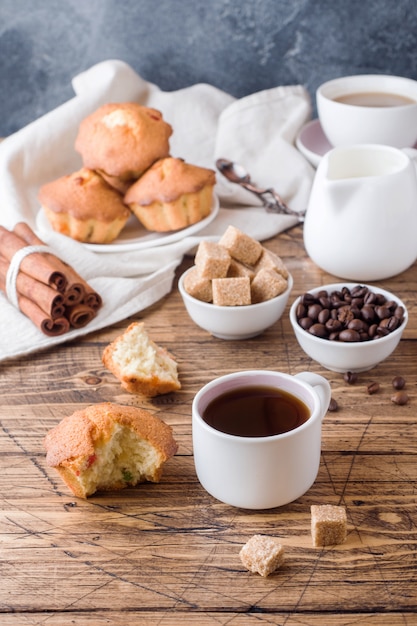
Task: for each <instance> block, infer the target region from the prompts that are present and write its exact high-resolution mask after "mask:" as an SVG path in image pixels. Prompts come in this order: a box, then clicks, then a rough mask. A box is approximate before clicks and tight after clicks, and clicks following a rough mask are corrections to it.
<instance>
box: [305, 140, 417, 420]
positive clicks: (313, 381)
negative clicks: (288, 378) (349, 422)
mask: <svg viewBox="0 0 417 626" xmlns="http://www.w3.org/2000/svg"><path fill="white" fill-rule="evenodd" d="M416 154H417V150H416ZM294 378H299V379H300V380H302V381H303V382H305V383H307V385H310V387H313V389H314V390H315V391H316V392H317V395H318V396H319V399H320V404H321V409H322V417H324V416H325V415H326V413H327V409H328V408H329V404H330V400H331V397H332V390H331V387H330V383H329V382H328V381H327V380H326V379H325V378H324V377H323V376H320V375H319V374H314V373H313V372H300V373H299V374H295V376H294Z"/></svg>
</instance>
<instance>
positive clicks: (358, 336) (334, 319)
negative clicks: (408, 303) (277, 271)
mask: <svg viewBox="0 0 417 626" xmlns="http://www.w3.org/2000/svg"><path fill="white" fill-rule="evenodd" d="M404 315H405V310H404V307H403V306H401V305H399V304H398V303H397V302H395V300H388V299H387V298H386V297H385V296H384V295H383V294H382V293H377V292H374V291H371V290H370V289H369V287H366V286H364V285H356V286H355V287H353V288H352V289H349V288H348V287H346V286H345V287H342V288H341V289H337V290H334V291H332V292H331V293H328V292H327V291H326V290H325V289H321V290H320V291H319V292H318V293H317V294H316V295H313V294H311V293H309V292H306V293H305V294H303V295H302V296H301V298H300V302H299V304H298V306H297V310H296V317H297V321H298V323H299V324H300V326H301V327H302V328H304V329H305V330H308V331H309V332H311V333H312V334H314V335H316V336H317V337H321V338H323V339H329V340H330V341H342V342H349V343H353V342H357V341H375V340H377V339H379V338H380V337H385V336H386V335H388V334H389V333H391V332H392V331H394V330H396V329H397V328H398V327H399V326H401V324H402V323H403V322H404ZM311 329H312V330H311Z"/></svg>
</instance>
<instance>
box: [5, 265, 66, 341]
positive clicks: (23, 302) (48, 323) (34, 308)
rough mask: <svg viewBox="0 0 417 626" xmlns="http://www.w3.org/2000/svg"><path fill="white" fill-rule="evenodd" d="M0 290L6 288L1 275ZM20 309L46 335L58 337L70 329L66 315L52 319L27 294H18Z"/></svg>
mask: <svg viewBox="0 0 417 626" xmlns="http://www.w3.org/2000/svg"><path fill="white" fill-rule="evenodd" d="M0 290H1V291H5V290H6V284H5V282H4V279H3V277H2V276H0ZM18 303H19V309H20V310H21V312H22V313H23V314H24V315H26V317H28V318H29V319H30V320H31V321H32V322H33V323H34V324H35V326H37V327H38V328H39V330H41V331H42V332H43V333H44V334H45V335H48V336H49V337H56V336H58V335H62V334H63V333H67V332H68V331H69V329H70V323H69V321H68V320H67V318H66V317H63V316H62V317H57V318H55V319H52V317H50V316H49V315H47V314H46V313H45V311H42V309H41V308H40V307H39V306H38V305H37V304H36V302H33V300H30V299H29V298H27V297H26V296H22V295H18Z"/></svg>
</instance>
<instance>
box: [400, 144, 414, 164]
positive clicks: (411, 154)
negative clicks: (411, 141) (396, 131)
mask: <svg viewBox="0 0 417 626" xmlns="http://www.w3.org/2000/svg"><path fill="white" fill-rule="evenodd" d="M401 152H404V154H406V155H407V156H408V157H409V158H410V159H411V161H413V163H414V165H415V166H416V168H417V150H416V149H415V148H401Z"/></svg>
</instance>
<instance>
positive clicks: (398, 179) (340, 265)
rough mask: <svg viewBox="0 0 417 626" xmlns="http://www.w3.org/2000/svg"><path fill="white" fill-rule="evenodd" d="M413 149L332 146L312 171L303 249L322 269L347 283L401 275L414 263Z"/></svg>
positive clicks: (416, 181)
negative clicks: (348, 281) (313, 173)
mask: <svg viewBox="0 0 417 626" xmlns="http://www.w3.org/2000/svg"><path fill="white" fill-rule="evenodd" d="M416 156H417V151H416V150H414V149H412V148H406V149H404V150H399V149H398V148H392V147H390V146H383V145H376V144H369V145H367V144H364V145H354V146H341V147H338V148H333V149H332V150H330V151H329V152H328V153H327V154H325V155H324V156H323V158H322V159H321V161H320V164H319V166H318V168H317V171H316V174H315V177H314V181H313V186H312V189H311V193H310V198H309V201H308V206H307V212H306V217H305V221H304V245H305V249H306V252H307V254H308V255H309V257H310V258H311V259H312V260H313V261H314V262H315V263H316V264H317V265H318V266H319V267H321V268H322V269H323V270H325V271H326V272H329V273H330V274H333V275H334V276H338V277H340V278H344V279H348V280H352V281H355V280H356V281H364V282H372V281H376V280H383V279H386V278H390V277H391V276H395V275H397V274H400V273H401V272H403V271H405V270H406V269H408V268H409V267H410V266H411V265H412V264H413V263H414V262H415V260H416V259H417V174H416V167H415V165H416V163H415V162H414V161H413V157H414V159H416Z"/></svg>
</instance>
